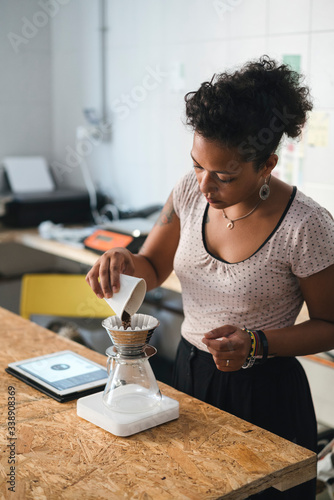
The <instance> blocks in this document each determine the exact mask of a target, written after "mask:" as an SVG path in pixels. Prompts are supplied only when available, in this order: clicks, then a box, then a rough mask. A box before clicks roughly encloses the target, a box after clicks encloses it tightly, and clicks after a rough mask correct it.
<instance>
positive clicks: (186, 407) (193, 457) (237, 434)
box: [0, 308, 316, 500]
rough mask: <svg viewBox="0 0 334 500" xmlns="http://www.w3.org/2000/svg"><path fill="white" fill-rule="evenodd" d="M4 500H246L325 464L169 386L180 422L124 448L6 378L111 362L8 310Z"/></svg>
mask: <svg viewBox="0 0 334 500" xmlns="http://www.w3.org/2000/svg"><path fill="white" fill-rule="evenodd" d="M0 345H1V349H0V371H1V378H0V388H1V401H0V411H1V420H0V443H1V444H0V446H1V462H0V498H1V499H3V498H15V499H16V498H20V499H21V498H22V499H27V500H30V499H33V500H45V499H51V500H59V499H78V498H84V499H122V498H125V499H138V500H139V499H142V500H143V499H145V500H150V499H152V500H153V499H154V500H155V499H170V500H175V499H178V500H179V499H180V500H183V499H185V500H186V499H194V500H195V499H196V500H197V499H201V500H202V499H216V498H224V499H225V498H226V499H235V500H241V499H243V498H247V497H248V496H249V495H251V494H253V493H256V492H258V491H262V490H263V489H265V488H267V487H269V486H271V485H273V484H276V485H277V484H279V483H281V486H283V487H286V486H291V485H294V484H296V483H300V482H303V481H305V480H307V479H310V478H311V477H314V476H315V474H316V456H315V455H314V454H313V453H311V452H309V451H307V450H305V449H303V448H300V447H298V446H296V445H294V444H292V443H289V442H288V441H285V440H283V439H281V438H279V437H277V436H275V435H274V434H271V433H269V432H266V431H264V430H262V429H260V428H258V427H255V426H253V425H251V424H249V423H247V422H244V421H242V420H240V419H238V418H236V417H233V416H232V415H230V414H228V413H225V412H222V411H220V410H217V409H215V408H213V407H212V406H209V405H207V404H204V403H202V402H200V401H198V400H196V399H193V398H191V397H189V396H186V395H185V394H183V393H180V392H178V391H175V390H174V389H172V388H170V387H168V386H166V385H164V384H160V386H161V390H162V392H163V393H164V394H166V395H168V396H170V397H173V398H175V399H177V400H178V401H179V402H180V418H179V419H178V420H175V421H173V422H169V423H167V424H164V425H161V426H159V427H156V428H154V429H150V430H147V431H145V432H142V433H139V434H137V435H134V436H130V437H127V438H120V437H116V436H113V435H112V434H109V433H107V432H106V431H104V430H102V429H100V428H99V427H96V426H94V425H92V424H91V423H89V422H87V421H85V420H83V419H80V418H79V417H78V416H77V415H76V402H75V401H73V402H69V403H65V404H61V403H58V402H56V401H54V400H53V399H50V398H48V397H47V396H45V395H43V394H42V393H40V392H38V391H37V390H35V389H33V388H31V387H29V386H27V385H26V384H24V383H23V382H21V381H19V380H17V379H15V378H13V377H11V376H10V375H8V374H7V373H5V372H4V368H5V367H6V366H7V365H8V363H9V362H12V361H16V360H20V359H24V358H29V357H32V356H37V355H41V354H46V353H50V352H53V351H57V350H63V349H71V350H73V351H75V352H78V353H79V354H83V355H85V356H87V357H88V358H90V359H92V360H93V361H96V362H100V363H102V364H104V363H105V357H104V356H102V355H100V354H98V353H95V352H93V351H91V350H89V349H86V348H85V347H83V346H80V345H79V344H76V343H73V342H71V341H67V340H65V339H61V338H59V337H57V335H55V334H54V333H52V332H49V331H48V330H45V329H44V328H42V327H39V326H37V325H35V324H33V323H30V322H28V321H26V320H23V319H22V318H20V317H18V316H16V315H13V314H12V313H9V312H8V311H5V310H4V309H1V308H0ZM9 385H11V386H14V387H15V392H16V396H15V397H16V408H17V409H16V436H17V440H16V464H15V468H16V469H15V474H16V478H15V483H16V484H15V493H12V492H9V491H8V489H7V488H8V483H6V481H7V479H8V477H7V474H8V473H9V465H8V463H7V461H8V454H9V452H8V448H7V446H6V445H7V443H8V439H7V421H6V419H7V410H8V407H7V396H8V391H7V388H8V386H9Z"/></svg>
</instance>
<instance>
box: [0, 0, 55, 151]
mask: <svg viewBox="0 0 334 500" xmlns="http://www.w3.org/2000/svg"><path fill="white" fill-rule="evenodd" d="M41 11H42V9H41V7H40V6H39V5H38V2H37V0H25V1H23V0H14V1H13V0H1V1H0V75H1V76H0V117H1V118H0V160H1V159H2V158H3V157H4V156H8V155H39V154H41V155H44V156H45V157H46V158H47V159H48V160H51V159H52V155H51V141H52V132H51V124H52V120H51V66H50V59H51V52H50V51H51V49H50V22H49V16H47V15H46V14H45V13H44V15H43V11H42V15H40V14H39V13H40V12H41ZM35 21H36V22H37V25H38V26H39V27H37V26H36V25H34V22H35Z"/></svg>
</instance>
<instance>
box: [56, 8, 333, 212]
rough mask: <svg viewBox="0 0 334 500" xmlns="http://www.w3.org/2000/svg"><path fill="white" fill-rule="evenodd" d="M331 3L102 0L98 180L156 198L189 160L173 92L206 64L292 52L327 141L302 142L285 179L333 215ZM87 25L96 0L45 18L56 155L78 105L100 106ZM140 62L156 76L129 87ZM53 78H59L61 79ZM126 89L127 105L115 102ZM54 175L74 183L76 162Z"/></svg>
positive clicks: (139, 197) (93, 36) (125, 194)
mask: <svg viewBox="0 0 334 500" xmlns="http://www.w3.org/2000/svg"><path fill="white" fill-rule="evenodd" d="M332 10H333V2H331V1H329V0H328V1H325V0H320V1H318V0H317V1H315V0H296V1H295V2H291V1H290V0H247V1H246V0H239V1H229V0H216V1H215V0H183V1H182V2H180V1H178V0H170V1H168V2H164V1H163V0H109V1H108V27H109V32H108V62H109V65H108V100H109V109H110V108H111V109H112V110H113V112H111V113H110V119H111V121H112V126H113V134H112V135H113V140H112V142H111V143H110V144H104V145H102V146H97V147H95V148H94V150H93V151H92V152H91V154H90V155H88V156H87V157H86V160H87V163H88V164H89V166H90V169H91V172H92V175H93V176H94V178H95V180H96V183H97V185H98V186H99V187H100V188H102V189H104V190H105V191H107V192H108V193H110V194H112V195H113V196H114V198H115V199H116V201H118V202H119V203H123V204H125V205H131V206H142V205H144V204H146V203H155V202H164V200H165V199H166V197H167V196H168V194H169V192H170V190H171V189H172V187H173V184H174V183H175V181H176V180H177V179H178V178H179V177H180V176H181V175H182V174H183V173H184V172H185V171H186V170H187V169H188V168H189V167H190V161H189V149H190V147H191V140H192V138H191V133H189V131H188V130H187V129H186V128H185V127H184V125H183V124H182V117H183V110H184V102H183V96H184V94H185V93H186V92H187V91H190V90H194V89H196V88H197V87H198V86H199V84H200V83H201V82H202V81H204V80H207V79H209V78H211V76H212V74H213V73H214V72H219V71H222V70H225V69H226V68H230V67H235V66H236V65H240V64H242V63H244V62H245V61H247V60H248V59H252V58H257V57H259V56H261V55H262V54H265V53H268V54H269V55H271V56H273V57H276V58H278V59H279V60H282V57H283V55H284V54H286V55H289V54H290V55H291V54H292V55H300V56H301V69H302V71H303V72H304V73H305V75H306V82H307V83H308V84H309V85H310V86H311V89H312V93H313V95H314V103H315V109H316V110H325V111H327V112H328V113H329V114H330V131H329V135H330V138H331V140H330V141H329V143H328V146H326V147H321V148H320V147H316V148H315V147H310V146H308V145H307V142H306V138H305V139H304V141H305V143H304V144H303V160H302V168H303V175H302V176H300V175H299V176H295V177H296V178H297V179H298V180H299V181H300V185H299V187H300V188H301V189H303V190H305V191H306V192H307V194H310V195H312V196H314V197H315V198H316V199H317V200H318V201H319V202H320V203H322V202H323V204H325V205H326V206H327V207H328V208H329V209H330V210H331V211H333V212H334V201H332V200H334V196H333V194H334V179H333V174H332V172H333V171H334V170H333V168H332V166H331V158H332V157H333V154H332V153H333V151H332V148H333V140H332V129H333V127H332V125H331V124H332V119H334V117H333V115H332V108H333V95H334V92H333V91H332V90H333V82H334V75H333V72H334V64H333V62H334V56H333V55H332V51H331V47H332V46H333V42H334V40H333V37H334V16H333V15H330V13H331V12H332ZM97 26H98V2H90V3H89V5H88V4H85V7H82V2H80V1H79V0H72V1H71V3H70V4H69V5H68V7H67V10H65V9H63V11H62V13H61V15H59V16H57V17H56V18H55V19H54V21H53V23H52V48H53V54H54V55H53V83H54V86H53V104H54V113H53V118H54V119H53V134H54V135H53V139H54V156H55V157H56V158H57V159H59V160H61V159H62V158H63V157H64V150H65V148H66V145H68V144H70V145H71V144H72V145H73V143H74V141H75V128H76V126H77V125H78V124H80V123H82V121H83V120H82V114H81V109H82V108H83V107H87V106H99V98H100V95H99V53H98V35H97V31H96V30H97ZM78 42H80V43H78ZM94 54H95V58H94ZM147 68H150V69H151V70H152V69H155V68H160V70H161V71H162V72H163V73H164V76H163V77H161V79H160V81H158V82H157V85H156V86H155V88H154V89H151V90H148V91H147V92H146V93H143V92H142V94H140V89H138V87H141V86H142V85H143V81H145V78H146V77H147V74H148V69H147ZM64 75H66V80H68V83H67V84H65V82H63V84H62V83H61V81H62V78H63V77H64ZM147 78H148V77H147ZM151 81H152V80H151ZM136 92H137V94H136ZM133 95H134V96H136V95H137V96H138V99H136V98H135V99H134V100H133V99H132V98H131V96H133ZM129 96H130V101H128V104H125V103H124V102H122V101H124V99H126V98H129ZM139 97H142V99H140V100H139ZM121 104H122V105H123V110H122V111H121V108H120V105H121ZM124 106H125V107H124ZM333 139H334V138H333ZM320 165H321V169H320V170H319V167H320ZM319 174H320V175H319ZM64 178H65V181H66V182H67V183H69V184H75V183H78V182H80V175H79V170H77V171H75V169H74V170H73V171H72V172H70V173H69V174H68V175H67V176H64Z"/></svg>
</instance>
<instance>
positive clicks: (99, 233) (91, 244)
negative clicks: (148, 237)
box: [84, 229, 134, 253]
mask: <svg viewBox="0 0 334 500" xmlns="http://www.w3.org/2000/svg"><path fill="white" fill-rule="evenodd" d="M133 239H134V238H133V236H130V235H128V234H120V233H114V232H113V231H106V230H104V229H97V230H96V231H94V233H93V234H91V235H90V236H88V238H86V239H85V240H84V245H85V247H86V248H89V249H90V250H95V251H97V252H100V253H104V252H106V251H107V250H110V249H111V248H115V247H127V246H128V245H130V243H132V241H133Z"/></svg>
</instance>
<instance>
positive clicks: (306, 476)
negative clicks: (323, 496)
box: [273, 452, 317, 491]
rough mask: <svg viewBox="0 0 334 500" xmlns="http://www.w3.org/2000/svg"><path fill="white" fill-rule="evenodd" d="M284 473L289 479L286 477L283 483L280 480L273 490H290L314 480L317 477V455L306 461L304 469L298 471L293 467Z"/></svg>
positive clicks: (314, 454)
mask: <svg viewBox="0 0 334 500" xmlns="http://www.w3.org/2000/svg"><path fill="white" fill-rule="evenodd" d="M311 453H312V452H311ZM284 473H285V474H287V477H285V478H284V480H283V481H281V480H280V481H279V482H278V483H276V484H273V488H275V489H277V490H279V491H285V490H288V489H289V488H293V487H294V486H298V485H299V484H301V483H305V482H306V481H309V480H311V479H314V478H315V477H316V475H317V454H316V453H313V454H312V456H311V457H309V458H307V459H305V461H304V463H303V468H302V469H299V470H298V471H296V467H295V466H294V465H292V466H291V467H290V470H288V471H287V470H286V469H285V471H284ZM301 477H302V480H301Z"/></svg>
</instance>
